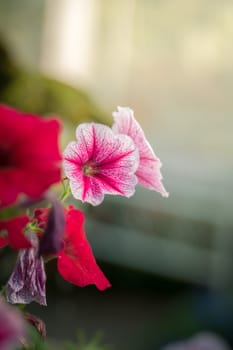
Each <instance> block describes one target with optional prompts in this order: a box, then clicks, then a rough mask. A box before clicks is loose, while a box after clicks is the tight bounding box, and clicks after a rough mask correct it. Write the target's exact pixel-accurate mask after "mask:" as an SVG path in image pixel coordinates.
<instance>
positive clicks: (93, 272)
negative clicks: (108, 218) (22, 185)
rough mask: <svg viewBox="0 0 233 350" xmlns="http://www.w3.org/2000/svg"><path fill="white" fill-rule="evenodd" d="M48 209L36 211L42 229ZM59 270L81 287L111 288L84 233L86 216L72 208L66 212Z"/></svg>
mask: <svg viewBox="0 0 233 350" xmlns="http://www.w3.org/2000/svg"><path fill="white" fill-rule="evenodd" d="M47 214H48V210H47V209H39V210H36V213H35V215H36V218H37V220H38V224H39V227H40V228H44V227H45V225H44V224H45V221H46V217H47ZM57 257H58V262H57V268H58V271H59V273H60V275H61V276H62V277H63V278H64V279H65V280H66V281H68V282H70V283H73V284H75V285H77V286H79V287H85V286H87V285H89V284H95V285H96V287H97V288H98V289H99V290H104V289H106V288H108V287H110V286H111V284H110V282H109V281H108V280H107V278H106V277H105V276H104V274H103V272H102V271H101V269H100V268H99V266H98V265H97V263H96V260H95V257H94V255H93V252H92V249H91V246H90V244H89V242H88V241H87V238H86V234H85V231H84V214H83V213H82V212H81V211H80V210H77V209H75V208H73V207H72V206H70V207H69V208H68V209H67V210H66V227H65V232H64V236H63V248H62V250H61V251H60V252H59V253H58V254H57Z"/></svg>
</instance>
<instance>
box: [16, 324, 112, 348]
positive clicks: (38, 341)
mask: <svg viewBox="0 0 233 350" xmlns="http://www.w3.org/2000/svg"><path fill="white" fill-rule="evenodd" d="M23 349H27V350H53V349H56V350H111V348H110V347H109V346H107V345H104V344H103V337H102V335H101V334H96V335H95V336H94V337H93V338H92V339H91V340H87V338H86V336H85V334H84V333H83V332H79V333H78V337H77V341H76V342H70V341H69V342H64V343H60V342H59V344H58V343H56V344H55V343H52V342H49V341H44V340H43V339H42V338H41V336H40V335H39V333H38V332H37V331H36V330H35V328H34V327H30V336H29V344H27V342H25V346H24V347H23V348H22V349H20V350H23ZM17 350H19V349H17Z"/></svg>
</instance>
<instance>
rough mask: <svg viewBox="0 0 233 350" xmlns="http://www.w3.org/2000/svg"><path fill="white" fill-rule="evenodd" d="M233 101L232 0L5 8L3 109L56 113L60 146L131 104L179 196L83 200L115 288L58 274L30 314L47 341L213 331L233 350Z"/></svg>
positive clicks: (0, 34)
mask: <svg viewBox="0 0 233 350" xmlns="http://www.w3.org/2000/svg"><path fill="white" fill-rule="evenodd" d="M232 91H233V2H232V1H231V0H222V1H218V0H189V1H187V0H172V1H171V0H170V1H169V0H118V1H114V0H33V1H32V0H21V1H20V2H19V1H17V0H0V100H1V101H2V102H5V103H9V104H11V105H13V106H15V107H17V108H20V109H21V110H24V111H26V112H32V113H42V114H46V115H48V114H56V115H59V116H61V118H62V119H63V121H64V123H65V126H64V137H63V145H62V147H64V145H65V144H66V143H67V142H68V141H70V140H73V139H74V131H75V127H76V126H77V124H78V123H79V122H81V121H87V120H88V121H98V122H105V123H108V124H111V123H112V117H111V113H112V111H113V110H115V109H116V107H117V106H118V105H120V106H129V107H131V108H132V109H133V110H134V111H135V115H136V117H137V119H138V121H139V122H140V123H141V125H142V127H143V129H144V131H145V133H146V135H147V138H148V140H149V141H150V143H151V144H152V146H153V147H154V150H155V153H156V154H157V155H158V156H159V157H160V159H161V160H162V163H163V167H162V173H163V176H164V185H165V187H166V189H167V191H168V192H170V197H169V198H168V199H164V198H161V197H160V195H159V194H157V193H152V192H149V191H146V190H144V189H141V188H138V189H137V193H136V195H135V196H134V197H133V198H131V199H130V200H127V199H124V198H120V197H119V198H118V197H110V196H109V197H107V198H106V200H105V202H104V203H103V204H102V205H101V206H99V207H95V208H92V207H90V206H88V205H80V203H77V202H76V203H75V205H76V206H79V207H80V208H82V209H83V210H85V211H86V215H87V216H86V217H87V218H86V231H87V234H88V237H89V240H90V242H91V244H92V247H93V250H94V253H95V256H96V257H97V260H98V261H99V263H100V265H101V267H102V268H103V270H104V272H105V273H106V275H107V276H108V278H109V279H110V280H111V282H112V285H113V287H112V288H111V289H110V290H108V291H106V292H104V293H100V292H98V291H97V290H95V289H94V288H92V287H88V288H85V289H78V288H75V287H73V286H70V285H68V284H66V283H65V282H63V281H61V279H60V278H59V277H58V275H57V273H56V266H55V264H53V263H51V264H49V265H48V276H49V277H48V291H49V295H48V305H49V306H48V308H41V307H37V306H36V305H31V306H30V307H29V310H31V311H33V312H35V313H36V314H37V315H38V316H41V317H42V318H43V319H44V320H45V321H46V323H47V329H48V337H49V338H50V339H52V340H53V341H56V340H57V341H58V340H63V339H74V338H75V336H76V334H77V332H78V330H80V329H82V330H83V331H84V333H85V334H86V335H87V337H92V336H93V335H94V334H95V333H96V332H98V331H100V332H102V333H103V339H104V340H105V342H106V343H107V344H109V346H110V348H111V349H115V350H117V349H118V350H131V349H134V350H142V349H143V350H144V349H146V350H157V349H158V350H159V349H160V348H162V346H164V345H165V344H167V343H169V342H172V341H175V340H180V339H184V338H187V337H189V336H192V335H194V334H196V333H197V332H199V331H206V330H208V331H212V332H214V333H215V334H218V335H220V336H222V337H223V338H225V339H226V340H227V341H228V342H229V343H230V344H231V346H233V298H232V290H233V276H232V268H233V259H232V253H233V215H232V208H233V205H232V204H233V199H232V195H233V185H232V177H233V152H232V148H233V137H232V131H233V118H232V115H233V96H232ZM8 269H9V267H8V266H7V263H6V275H7V273H8V272H7V271H8ZM3 278H4V276H3Z"/></svg>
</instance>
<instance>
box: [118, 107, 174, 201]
mask: <svg viewBox="0 0 233 350" xmlns="http://www.w3.org/2000/svg"><path fill="white" fill-rule="evenodd" d="M113 118H114V121H115V123H114V125H113V127H112V129H113V131H114V132H115V133H120V134H126V135H128V136H130V137H131V138H132V140H133V141H134V143H135V144H136V146H137V147H138V150H139V158H140V160H139V167H138V169H137V171H136V175H137V177H138V182H139V184H140V185H141V186H143V187H146V188H148V189H150V190H155V191H157V192H160V193H161V194H162V196H164V197H168V193H167V191H166V190H165V188H164V186H163V183H162V175H161V172H160V168H161V166H162V164H161V162H160V159H159V158H158V157H157V156H156V155H155V154H154V151H153V149H152V147H151V145H150V144H149V142H148V141H147V139H146V137H145V134H144V132H143V130H142V128H141V127H140V125H139V123H138V122H137V121H136V119H135V118H134V113H133V111H132V110H131V109H130V108H128V107H118V111H117V112H113Z"/></svg>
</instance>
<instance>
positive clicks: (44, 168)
mask: <svg viewBox="0 0 233 350" xmlns="http://www.w3.org/2000/svg"><path fill="white" fill-rule="evenodd" d="M60 130H61V125H60V123H59V121H58V120H56V119H45V118H41V117H39V116H36V115H31V114H24V113H21V112H19V111H17V110H15V109H13V108H11V107H9V106H5V105H2V104H0V207H1V206H6V205H9V204H12V203H14V202H15V201H16V200H17V199H18V196H19V195H20V194H25V195H27V196H29V197H30V198H38V197H39V196H41V195H42V194H43V193H44V192H45V191H46V190H47V189H48V188H49V187H50V186H51V185H52V184H53V183H56V182H58V181H59V180H60V176H61V169H60V160H61V154H60V151H59V143H58V136H59V132H60ZM40 141H42V142H40Z"/></svg>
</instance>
